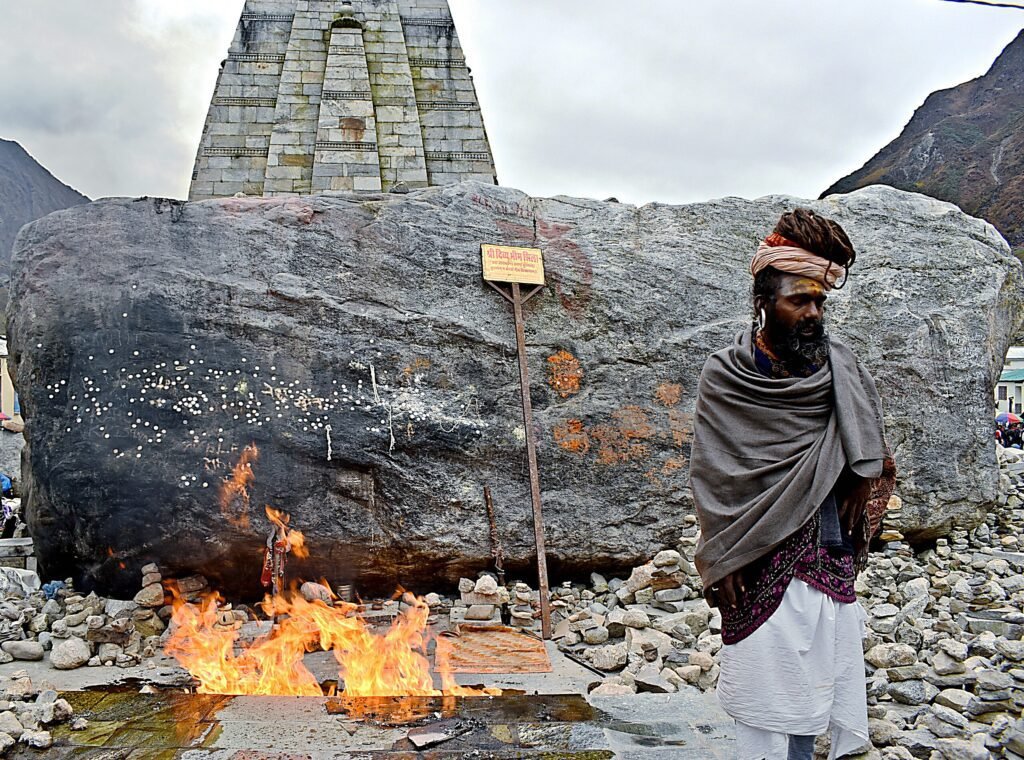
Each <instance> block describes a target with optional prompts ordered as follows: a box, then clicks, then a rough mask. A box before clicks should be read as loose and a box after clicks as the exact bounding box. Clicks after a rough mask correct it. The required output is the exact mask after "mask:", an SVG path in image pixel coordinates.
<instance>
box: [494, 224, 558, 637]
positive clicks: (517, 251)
mask: <svg viewBox="0 0 1024 760" xmlns="http://www.w3.org/2000/svg"><path fill="white" fill-rule="evenodd" d="M480 254H481V257H482V259H483V266H484V280H485V281H486V282H487V284H488V285H490V286H491V287H492V288H494V289H495V290H496V291H498V292H499V293H501V296H502V298H504V299H505V300H507V301H509V302H510V303H511V304H512V312H513V314H514V315H515V323H516V346H517V348H518V349H519V385H520V392H521V394H522V398H523V425H524V426H525V427H526V457H527V460H528V462H529V465H530V496H531V499H532V501H533V534H534V540H535V542H536V544H537V583H538V586H539V587H540V592H539V593H540V623H541V634H542V635H543V637H544V638H545V639H550V638H551V604H550V601H549V599H548V563H547V557H546V556H545V553H544V517H543V515H542V514H541V508H540V475H539V473H538V472H537V448H536V446H535V444H534V440H533V409H532V407H531V406H530V374H529V370H528V368H527V366H526V330H525V328H524V326H523V304H525V303H526V302H527V301H529V300H530V299H531V298H533V297H534V296H535V295H537V293H539V292H540V291H541V290H543V289H544V257H543V254H542V253H541V252H540V249H538V248H516V247H512V246H504V245H486V244H485V245H482V246H480ZM498 283H501V284H502V285H509V286H511V294H510V293H508V292H506V291H505V289H504V288H503V287H500V286H499V285H498ZM520 284H525V285H533V286H534V287H533V288H532V289H531V290H530V291H529V292H528V293H527V294H526V295H523V293H522V291H521V290H520V287H519V286H520Z"/></svg>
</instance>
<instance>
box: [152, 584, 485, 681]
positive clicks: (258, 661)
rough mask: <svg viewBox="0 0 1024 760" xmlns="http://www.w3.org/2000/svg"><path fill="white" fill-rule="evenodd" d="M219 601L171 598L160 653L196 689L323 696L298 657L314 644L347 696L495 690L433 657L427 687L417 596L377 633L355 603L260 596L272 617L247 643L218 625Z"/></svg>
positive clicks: (423, 610) (423, 621)
mask: <svg viewBox="0 0 1024 760" xmlns="http://www.w3.org/2000/svg"><path fill="white" fill-rule="evenodd" d="M220 602H221V599H220V597H219V596H218V595H216V594H214V595H212V596H210V597H208V598H206V599H204V601H203V603H202V605H201V606H200V607H196V606H195V605H191V604H187V603H184V602H183V601H182V600H181V599H175V602H174V605H175V606H174V617H173V619H172V624H171V628H172V633H171V635H170V637H169V638H168V640H167V643H166V645H165V651H166V652H167V654H169V655H171V656H173V657H174V658H175V659H176V660H178V662H179V663H180V664H181V665H182V666H183V667H184V668H186V669H187V670H188V671H189V672H190V673H191V674H192V675H193V676H194V677H195V678H197V679H198V680H199V684H200V685H199V688H198V691H199V692H200V693H205V694H262V695H285V696H323V691H322V689H321V688H320V685H319V683H318V682H317V680H316V678H315V677H314V676H313V674H312V673H310V672H309V670H308V669H307V668H306V667H305V665H304V664H303V662H302V656H303V654H305V653H306V652H311V651H316V650H318V649H323V650H327V651H330V652H332V653H333V654H334V657H335V659H336V660H337V662H338V671H339V680H340V681H344V685H345V688H344V692H343V694H344V696H347V697H369V696H441V695H480V694H481V693H485V694H495V693H500V690H495V689H487V690H484V691H483V692H481V691H479V690H476V689H469V688H464V687H461V686H459V685H458V684H456V683H455V679H454V676H453V675H452V674H451V672H450V671H449V670H448V668H447V667H444V665H445V663H443V662H440V658H439V662H438V666H439V675H440V680H441V688H440V689H437V688H435V687H434V681H433V676H432V674H431V669H430V662H429V660H428V658H427V644H428V642H429V634H428V632H427V617H428V615H429V614H430V610H429V609H428V607H427V605H426V603H425V602H424V601H423V600H422V599H419V598H414V603H413V604H411V605H409V606H408V607H407V608H406V609H405V610H404V611H402V612H401V613H400V614H399V616H398V618H397V619H396V620H395V622H394V624H393V625H392V626H391V628H390V629H389V630H388V631H386V632H385V633H383V634H378V633H375V632H373V631H372V630H371V629H370V627H369V626H368V625H367V623H366V622H365V621H364V620H363V619H362V618H361V617H359V615H358V614H357V613H358V609H359V608H358V606H357V605H354V604H348V603H346V602H338V603H337V604H336V605H335V606H334V607H329V606H327V605H326V604H325V603H324V602H322V601H320V600H317V601H313V602H307V601H306V600H305V599H303V598H302V597H301V596H299V595H296V594H294V592H293V593H290V594H287V595H283V594H282V595H279V596H276V597H267V598H266V599H265V600H264V602H263V609H264V612H266V613H267V615H268V616H270V617H271V618H272V619H277V620H279V621H280V622H279V624H277V625H276V626H274V627H273V629H272V630H271V632H270V633H269V634H268V635H267V636H265V637H263V638H261V639H259V640H257V641H255V642H254V643H252V644H251V645H246V644H244V643H241V642H239V635H238V631H237V630H235V629H233V628H231V627H229V626H225V625H223V624H222V623H221V622H220V620H221V611H220V607H219V604H220Z"/></svg>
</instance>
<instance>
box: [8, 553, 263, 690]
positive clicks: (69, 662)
mask: <svg viewBox="0 0 1024 760" xmlns="http://www.w3.org/2000/svg"><path fill="white" fill-rule="evenodd" d="M0 572H2V573H4V576H3V577H4V579H5V582H6V586H5V591H4V594H3V599H2V601H0V662H11V661H13V660H23V661H32V660H44V659H46V658H47V657H48V661H49V664H50V665H51V666H52V667H54V668H56V669H58V670H71V669H74V668H79V667H83V666H86V665H88V666H94V667H95V666H100V665H107V666H117V667H120V668H129V667H133V666H136V665H139V664H141V663H142V661H143V660H144V659H145V658H147V657H152V656H154V655H156V654H157V653H158V652H159V651H160V649H161V636H162V635H163V634H164V632H165V630H166V628H167V622H168V621H169V620H170V617H171V614H172V612H173V608H172V606H171V605H170V604H168V602H169V601H170V598H171V596H174V595H177V596H179V597H180V598H182V599H185V600H187V601H198V600H199V599H200V598H201V596H202V595H203V594H204V593H208V591H209V587H208V584H207V582H206V579H205V578H202V577H201V576H192V577H189V578H182V579H178V580H171V581H168V582H167V583H166V584H165V583H164V580H163V578H162V576H161V574H160V571H159V569H158V568H157V567H156V565H147V566H146V567H144V568H143V573H142V576H143V577H142V590H141V591H139V593H138V594H137V595H136V596H135V599H133V600H119V599H105V598H103V597H100V596H97V595H96V594H95V593H90V594H87V595H84V594H81V593H78V592H77V591H76V590H75V589H74V587H73V584H72V581H71V579H70V578H69V579H66V580H64V581H56V582H51V583H47V584H45V585H42V586H41V585H40V584H39V579H38V577H36V576H35V574H34V573H28V572H26V571H23V570H17V571H16V570H13V569H3V570H2V571H0ZM14 573H18V575H17V576H14V575H12V574H14ZM15 581H17V582H15ZM165 587H166V588H167V589H169V590H170V594H169V595H165V590H164V589H165ZM222 614H224V615H227V616H228V617H231V616H232V615H235V616H237V615H238V611H237V610H236V611H234V612H232V611H231V610H230V608H229V609H228V610H227V611H225V612H223V613H222ZM242 619H243V620H244V619H246V618H245V615H244V614H243V616H242ZM223 622H230V624H231V625H232V626H234V624H235V618H234V617H232V619H231V620H230V621H223ZM47 653H48V655H47Z"/></svg>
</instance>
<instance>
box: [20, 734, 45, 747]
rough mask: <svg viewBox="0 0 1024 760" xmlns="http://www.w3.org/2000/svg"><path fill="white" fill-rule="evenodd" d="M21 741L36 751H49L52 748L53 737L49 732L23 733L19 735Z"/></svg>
mask: <svg viewBox="0 0 1024 760" xmlns="http://www.w3.org/2000/svg"><path fill="white" fill-rule="evenodd" d="M21 741H22V742H23V743H25V744H27V745H28V746H30V747H34V748H36V749H49V748H50V747H52V746H53V737H52V736H50V732H49V731H25V732H24V733H22V735H21Z"/></svg>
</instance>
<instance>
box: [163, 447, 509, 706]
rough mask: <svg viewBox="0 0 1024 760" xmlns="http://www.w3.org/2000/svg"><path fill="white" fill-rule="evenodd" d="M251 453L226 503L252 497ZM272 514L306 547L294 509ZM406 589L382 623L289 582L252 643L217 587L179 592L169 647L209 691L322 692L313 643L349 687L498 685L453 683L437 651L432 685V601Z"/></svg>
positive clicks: (283, 539) (287, 535)
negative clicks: (268, 624) (191, 596)
mask: <svg viewBox="0 0 1024 760" xmlns="http://www.w3.org/2000/svg"><path fill="white" fill-rule="evenodd" d="M250 451H251V454H250V453H249V452H250ZM255 456H256V449H255V447H251V446H250V447H247V448H246V450H245V452H243V456H242V461H240V462H239V464H238V466H236V468H235V472H234V475H233V476H232V478H231V479H229V480H227V481H225V483H226V484H227V485H226V486H225V488H224V489H223V491H222V497H223V495H224V494H227V493H231V494H232V497H231V499H230V500H228V502H225V500H224V499H223V498H222V500H221V504H222V507H223V506H224V505H225V503H228V504H230V503H232V502H235V503H238V502H240V501H241V502H244V504H245V505H248V492H247V488H248V485H249V484H251V482H252V468H251V466H250V464H249V462H251V460H252V459H254V458H255ZM231 484H235V485H231ZM230 489H234V490H230ZM266 514H267V517H268V518H269V520H270V521H271V523H272V525H273V533H272V534H271V540H272V542H273V541H276V542H277V543H278V546H279V547H282V546H283V547H284V550H285V551H290V552H292V553H294V554H295V555H296V556H298V557H305V556H308V549H307V548H306V543H305V537H304V536H303V534H302V533H301V532H299V531H297V530H293V529H291V528H289V527H288V523H289V515H287V514H285V513H283V512H280V511H278V510H275V509H272V508H270V507H267V508H266ZM246 519H247V517H246ZM268 545H269V544H268ZM325 585H326V584H325ZM328 588H329V587H328ZM172 591H173V589H172ZM404 599H406V600H408V601H410V602H411V603H410V604H408V606H407V607H406V608H405V609H404V610H403V611H402V612H401V613H400V614H399V616H398V618H397V619H396V620H395V622H394V623H393V624H392V625H391V627H390V629H388V630H387V631H386V632H384V633H377V632H375V631H373V630H371V628H370V626H369V625H368V624H367V623H366V621H364V620H363V619H362V618H361V617H360V616H359V606H358V605H355V604H351V603H348V602H344V601H340V600H336V601H334V605H333V606H329V605H328V604H327V603H326V602H324V601H321V600H315V601H312V602H309V601H306V600H305V599H304V598H303V597H302V595H301V594H298V593H297V592H296V591H295V588H294V587H292V588H291V589H290V590H288V591H283V592H278V593H276V594H271V595H268V596H267V597H266V598H265V599H264V601H263V603H262V607H263V611H264V612H265V613H266V614H267V616H268V617H269V618H271V620H273V621H275V623H274V625H273V626H272V628H271V630H270V633H269V634H267V635H266V636H264V637H263V638H260V639H258V640H256V641H254V642H252V643H251V644H250V643H246V642H243V641H240V637H239V631H238V630H237V625H234V624H233V620H232V617H231V614H230V612H226V611H225V608H224V606H223V599H222V598H221V597H220V596H219V595H218V594H212V595H210V596H208V597H206V598H205V599H203V601H202V603H201V604H200V605H198V606H197V605H194V604H189V603H187V602H185V601H184V600H183V599H181V598H180V597H178V596H177V595H175V599H174V615H173V618H172V621H171V635H170V637H169V638H168V640H167V643H166V644H165V647H164V649H165V651H166V652H167V654H169V655H171V656H172V657H174V658H175V659H176V660H177V661H178V662H179V663H180V664H181V665H182V666H183V667H184V668H186V669H187V670H188V671H189V672H190V673H191V674H192V675H193V676H194V677H195V678H196V679H197V680H198V681H199V687H198V691H199V692H201V693H207V694H257V695H283V696H323V690H322V689H321V687H320V684H319V682H318V681H317V679H316V677H314V675H313V674H312V673H311V672H310V671H309V670H308V669H307V668H306V667H305V665H304V664H303V661H302V658H303V655H304V654H306V653H307V652H314V651H317V650H324V651H330V652H332V653H333V654H334V657H335V659H336V660H337V662H338V670H339V684H340V683H341V682H344V691H343V692H342V694H343V695H344V696H346V697H370V696H442V695H446V696H469V695H481V694H500V693H501V692H500V690H499V689H485V690H483V691H481V690H478V689H469V688H465V687H461V686H459V685H458V684H456V683H455V679H454V676H453V675H452V673H451V671H450V669H449V668H448V667H447V663H446V657H444V656H442V655H441V654H440V652H439V654H438V656H437V657H436V665H437V668H438V673H439V676H440V681H441V684H440V689H438V688H435V686H434V680H433V676H432V674H431V670H430V662H429V660H428V658H427V645H428V643H429V638H430V634H429V632H428V630H427V618H428V616H429V614H430V610H429V608H428V607H427V605H426V603H425V602H424V601H423V600H422V599H419V598H417V597H413V596H411V595H405V597H404Z"/></svg>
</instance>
